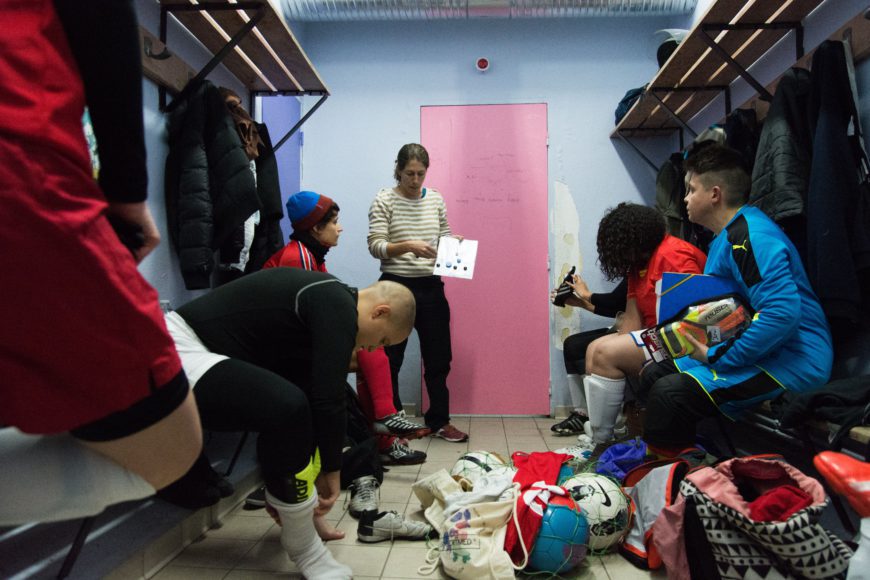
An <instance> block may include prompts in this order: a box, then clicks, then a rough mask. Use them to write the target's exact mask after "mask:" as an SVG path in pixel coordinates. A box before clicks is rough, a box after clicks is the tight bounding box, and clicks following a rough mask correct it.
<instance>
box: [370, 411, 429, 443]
mask: <svg viewBox="0 0 870 580" xmlns="http://www.w3.org/2000/svg"><path fill="white" fill-rule="evenodd" d="M373 425H374V430H375V433H377V434H378V435H398V436H399V437H406V438H408V439H418V438H420V437H425V436H426V435H428V434H429V433H431V429H429V427H426V426H425V425H420V424H419V423H414V422H413V421H409V420H408V419H406V418H405V416H404V415H403V414H399V413H394V414H392V415H390V416H388V417H384V418H383V419H377V420H376V421H375V422H374V424H373Z"/></svg>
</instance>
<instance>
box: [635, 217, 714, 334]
mask: <svg viewBox="0 0 870 580" xmlns="http://www.w3.org/2000/svg"><path fill="white" fill-rule="evenodd" d="M706 263H707V256H706V254H704V252H702V251H701V250H699V249H698V248H697V247H695V246H693V245H692V244H690V243H689V242H687V241H685V240H681V239H680V238H677V237H674V236H672V235H669V234H666V235H665V239H664V240H662V243H660V244H659V247H658V248H656V251H655V252H653V255H652V257H651V258H650V259H649V263H647V266H646V269H644V270H641V271H640V272H637V273H635V274H630V275H629V276H628V294H627V298H628V299H631V298H634V299H635V300H636V301H637V309H638V310H639V311H640V316H641V322H642V323H643V328H650V327H651V326H655V325H656V323H657V322H658V321H657V320H656V282H658V281H659V280H661V279H662V274H663V273H664V272H679V273H687V274H703V273H704V264H706Z"/></svg>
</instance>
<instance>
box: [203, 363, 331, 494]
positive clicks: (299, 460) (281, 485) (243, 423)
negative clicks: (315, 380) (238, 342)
mask: <svg viewBox="0 0 870 580" xmlns="http://www.w3.org/2000/svg"><path fill="white" fill-rule="evenodd" d="M193 393H194V396H195V397H196V404H197V406H198V407H199V416H200V419H201V421H202V425H203V427H204V428H205V429H209V430H212V431H254V432H256V433H258V434H259V436H258V437H257V459H258V460H259V463H260V469H261V471H262V472H263V479H264V481H265V482H266V488H267V489H268V490H269V492H270V493H271V494H272V495H274V496H275V497H277V498H278V499H280V500H282V501H288V502H294V498H293V497H291V496H289V495H288V494H292V493H294V490H293V489H292V481H291V478H292V476H293V474H295V473H298V472H299V471H301V470H302V469H304V468H305V466H307V465H308V462H309V461H310V460H311V456H312V455H313V454H314V447H315V445H314V427H313V423H312V420H311V411H310V409H309V407H308V398H307V397H306V396H305V393H304V392H303V391H302V390H301V389H300V388H299V387H297V386H296V385H294V384H293V383H291V382H289V381H287V380H286V379H284V378H283V377H281V376H279V375H277V374H275V373H273V372H271V371H268V370H266V369H263V368H260V367H258V366H255V365H252V364H249V363H246V362H244V361H240V360H237V359H227V360H224V361H221V362H219V363H218V364H216V365H215V366H213V367H212V368H211V369H209V370H208V372H206V373H205V374H204V375H203V376H202V378H200V379H199V381H197V383H196V387H195V388H194V390H193ZM282 496H283V497H282Z"/></svg>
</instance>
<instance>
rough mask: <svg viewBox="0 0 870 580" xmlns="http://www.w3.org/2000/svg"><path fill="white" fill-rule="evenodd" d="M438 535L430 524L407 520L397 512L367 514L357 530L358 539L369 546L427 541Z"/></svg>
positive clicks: (363, 516) (360, 521)
mask: <svg viewBox="0 0 870 580" xmlns="http://www.w3.org/2000/svg"><path fill="white" fill-rule="evenodd" d="M436 533H437V532H435V530H434V529H433V528H432V526H430V525H429V524H426V523H423V522H417V521H414V520H408V519H405V518H404V517H403V516H402V515H400V514H399V513H398V512H395V511H388V512H381V513H376V512H375V513H371V512H366V513H364V514H363V515H362V517H361V518H360V520H359V525H358V526H357V529H356V534H357V539H358V540H359V541H360V542H366V543H369V544H373V543H375V542H383V541H385V540H425V539H427V538H429V537H434V535H435V534H436Z"/></svg>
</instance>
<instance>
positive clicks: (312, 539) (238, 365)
mask: <svg viewBox="0 0 870 580" xmlns="http://www.w3.org/2000/svg"><path fill="white" fill-rule="evenodd" d="M414 311H415V305H414V297H413V295H411V293H410V292H409V291H408V290H407V288H404V287H403V286H401V285H400V284H394V283H388V282H379V283H376V284H374V285H372V286H369V287H368V288H364V289H362V290H360V291H359V292H357V291H356V290H354V289H353V288H350V287H348V286H345V285H344V284H343V283H341V282H340V281H339V280H338V279H336V278H334V277H333V276H330V275H329V274H325V273H322V272H309V271H305V270H301V269H296V268H270V269H266V270H262V271H260V272H257V273H255V274H251V275H249V276H246V277H244V278H241V279H239V280H236V281H234V282H230V283H229V284H226V285H224V286H220V287H219V288H216V289H214V290H212V291H211V292H210V293H209V294H206V295H205V296H202V297H200V298H197V299H195V300H192V301H191V302H188V303H187V304H185V305H184V306H182V307H181V308H179V309H178V310H176V311H175V312H170V313H168V314H167V315H166V320H167V325H168V327H169V331H170V333H171V334H172V337H173V338H174V339H175V344H176V347H177V349H178V352H179V354H180V355H181V360H182V364H183V365H184V368H185V371H186V372H187V374H188V376H189V377H190V381H191V384H193V385H194V393H195V395H196V400H197V404H198V405H199V407H200V410H201V417H202V422H203V427H205V428H206V429H211V430H215V431H254V432H257V433H259V436H258V439H257V459H258V461H259V464H260V469H261V472H262V474H263V480H264V481H265V483H266V501H267V504H268V505H270V506H271V507H272V508H273V509H274V510H275V511H276V512H277V517H278V519H279V520H280V523H281V525H282V530H281V543H282V545H283V546H284V548H285V550H287V553H288V555H289V556H290V558H291V559H292V560H293V561H294V562H295V563H296V564H297V566H299V568H300V570H301V571H302V573H303V575H305V577H307V578H350V577H351V570H350V569H349V568H347V567H346V566H343V565H341V564H339V563H337V562H336V561H335V560H334V559H333V558H332V556H331V555H330V553H329V552H328V551H327V550H326V548H325V546H324V545H323V543H322V542H321V541H320V538H319V537H318V535H317V531H316V529H315V527H314V523H313V516H314V515H315V514H317V515H325V514H326V513H328V512H329V510H330V509H331V508H332V506H333V504H334V503H335V500H336V499H337V498H338V494H339V481H340V480H339V470H340V469H341V453H342V446H343V444H344V440H345V434H346V401H345V397H346V392H345V388H346V383H345V381H346V377H347V366H348V361H349V360H350V357H351V354H352V353H353V351H354V350H355V349H358V348H364V349H367V350H374V349H376V348H378V347H381V346H385V345H389V344H394V343H397V342H401V341H403V340H405V339H406V338H407V337H408V334H409V333H410V332H411V328H412V326H413V323H414Z"/></svg>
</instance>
